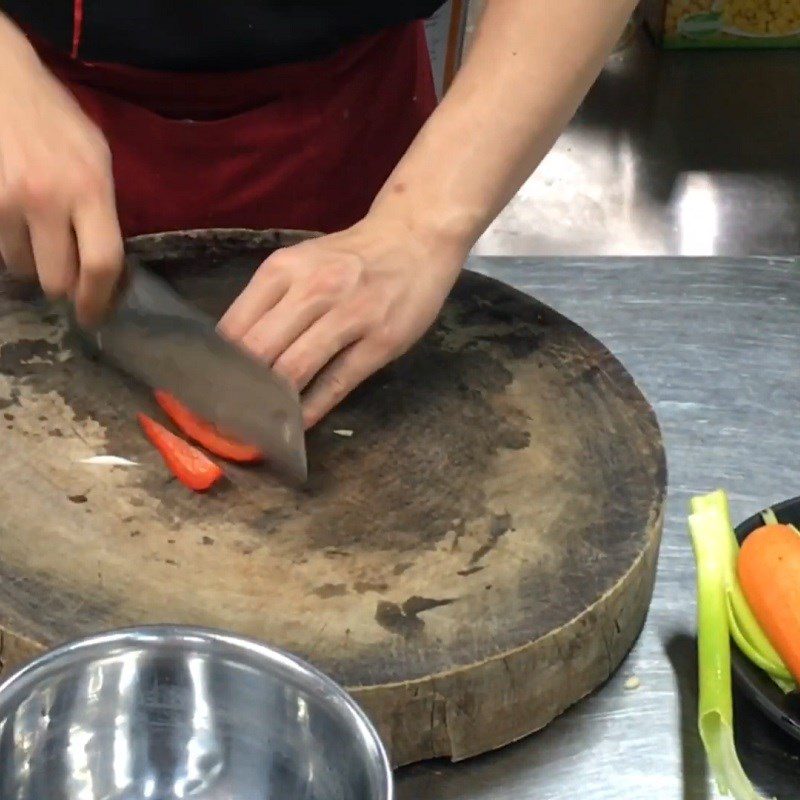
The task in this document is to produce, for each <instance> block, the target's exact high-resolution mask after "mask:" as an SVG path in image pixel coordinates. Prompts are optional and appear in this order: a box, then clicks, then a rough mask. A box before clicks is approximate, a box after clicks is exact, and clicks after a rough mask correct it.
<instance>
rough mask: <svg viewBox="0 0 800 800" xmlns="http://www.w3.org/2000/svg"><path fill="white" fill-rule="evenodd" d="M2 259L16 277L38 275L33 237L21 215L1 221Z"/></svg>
mask: <svg viewBox="0 0 800 800" xmlns="http://www.w3.org/2000/svg"><path fill="white" fill-rule="evenodd" d="M0 261H2V263H3V264H4V265H5V267H6V269H7V270H8V271H9V272H10V273H11V274H12V275H15V276H16V277H19V278H35V277H36V262H35V261H34V260H33V250H32V249H31V237H30V235H29V234H28V226H27V225H26V224H25V222H24V220H23V219H22V218H21V217H20V218H18V219H13V220H11V219H4V220H2V221H0Z"/></svg>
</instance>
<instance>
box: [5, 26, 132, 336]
mask: <svg viewBox="0 0 800 800" xmlns="http://www.w3.org/2000/svg"><path fill="white" fill-rule="evenodd" d="M0 16H1V15H0ZM2 21H3V20H0V22H2ZM9 35H11V34H10V32H9V31H8V30H7V29H4V28H3V27H2V26H0V260H1V261H2V263H3V264H4V265H5V267H6V269H7V270H8V271H9V272H11V273H12V274H13V275H15V276H17V277H20V278H23V279H25V278H27V279H38V281H39V283H40V284H41V286H42V289H43V291H44V292H45V293H46V294H47V295H48V297H50V298H52V299H59V298H69V299H71V300H72V301H73V302H74V304H75V309H76V315H77V318H78V322H79V323H80V324H81V325H84V326H91V325H94V324H97V323H99V322H100V321H101V320H102V317H103V315H104V312H105V311H106V310H107V308H108V307H109V305H110V304H111V302H112V299H113V297H114V294H115V289H116V286H117V282H118V280H119V278H120V275H121V272H122V265H123V244H122V234H121V232H120V227H119V221H118V219H117V212H116V204H115V200H114V181H113V176H112V172H111V153H110V150H109V147H108V144H107V143H106V141H105V139H104V137H103V134H102V133H101V131H100V130H99V129H98V128H97V127H96V126H95V125H94V124H93V123H92V122H91V121H90V120H89V119H88V118H87V117H86V115H85V114H84V113H83V112H82V111H81V109H80V107H79V106H78V104H77V102H76V101H75V99H74V98H73V97H72V96H71V95H70V94H69V92H68V91H67V90H66V89H65V88H64V87H63V86H62V85H61V84H60V83H59V82H58V81H57V80H56V79H55V78H54V77H53V76H52V75H51V74H50V73H49V72H48V71H47V70H46V69H45V67H44V66H43V65H42V64H41V62H40V61H39V60H38V58H37V57H36V55H35V53H34V52H33V50H32V49H31V48H30V47H29V46H28V44H27V42H25V41H24V40H23V41H19V40H14V41H11V42H7V41H6V37H7V36H9ZM14 35H18V32H17V31H14Z"/></svg>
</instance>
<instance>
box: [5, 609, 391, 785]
mask: <svg viewBox="0 0 800 800" xmlns="http://www.w3.org/2000/svg"><path fill="white" fill-rule="evenodd" d="M192 640H194V641H195V642H196V643H202V644H203V645H206V646H213V645H224V646H226V647H229V648H231V649H232V652H238V653H240V654H247V655H249V656H251V657H252V656H255V657H256V658H258V659H261V660H263V662H265V663H266V664H268V665H269V666H270V667H273V668H275V672H274V674H275V675H276V677H277V678H278V679H279V680H284V679H285V676H287V675H292V676H294V677H295V678H296V679H298V682H299V685H301V686H302V687H304V688H306V689H309V690H312V691H313V690H314V689H323V690H324V691H323V693H322V694H321V695H320V699H321V700H322V701H323V702H324V703H325V704H326V705H328V706H333V707H335V708H337V710H341V711H344V712H345V714H346V715H348V716H349V717H350V721H351V722H354V723H355V727H356V729H357V731H358V734H359V736H360V738H361V741H362V744H363V745H364V747H365V749H366V751H367V753H368V755H369V756H370V758H371V759H374V761H373V764H374V765H377V767H378V769H377V770H376V772H379V773H380V775H379V776H378V777H379V779H380V782H381V785H380V786H379V787H378V788H379V791H380V792H381V794H380V795H379V796H378V797H376V798H375V800H394V780H393V773H392V767H391V764H390V762H389V756H388V754H387V752H386V748H385V746H384V744H383V742H382V740H381V738H380V737H379V736H378V732H377V730H376V729H375V726H374V725H373V724H372V722H371V721H370V719H369V718H368V717H367V715H366V714H365V713H364V712H363V711H362V709H361V707H360V706H359V705H358V704H357V703H356V702H355V700H354V699H353V698H352V697H351V696H350V695H349V694H348V693H347V692H346V691H345V690H344V689H343V688H342V687H341V686H340V685H339V684H338V683H336V681H334V680H333V679H332V678H330V677H328V676H327V675H325V674H324V673H323V672H320V671H319V670H318V669H317V668H316V667H313V666H312V665H311V664H309V663H308V662H306V661H304V660H303V659H301V658H298V657H297V656H294V655H292V654H291V653H288V652H286V651H285V650H281V649H280V648H277V647H273V646H272V645H268V644H265V643H264V642H259V641H257V640H256V639H251V638H249V637H247V636H241V635H239V634H234V633H230V632H227V631H223V630H218V629H214V628H206V627H202V626H189V625H166V624H163V625H140V626H134V627H128V628H119V629H116V630H111V631H106V632H103V633H96V634H91V635H89V636H84V637H81V638H78V639H73V640H71V641H69V642H66V643H64V644H62V645H59V646H58V647H55V648H53V649H52V650H48V651H47V652H45V653H43V654H42V655H40V656H37V657H36V658H35V659H33V660H32V661H30V662H29V663H28V664H26V665H25V666H23V667H21V668H19V669H18V670H16V671H15V672H13V673H12V674H11V675H9V676H8V678H6V679H5V680H3V681H0V720H2V719H3V718H4V717H5V716H6V714H8V713H9V711H10V710H11V709H12V708H13V707H14V706H15V705H16V702H18V699H19V698H20V696H22V697H24V696H25V695H26V694H29V693H30V692H31V691H32V689H33V688H34V687H35V686H36V685H37V683H39V682H40V680H41V679H42V678H45V677H51V676H54V675H57V674H58V673H59V672H60V671H62V669H63V667H64V665H68V664H72V663H75V662H76V661H79V660H80V657H81V656H83V655H86V654H93V655H101V654H110V652H111V651H112V650H115V649H141V648H146V647H151V648H152V647H153V645H157V646H167V645H179V644H181V643H189V642H191V641H192Z"/></svg>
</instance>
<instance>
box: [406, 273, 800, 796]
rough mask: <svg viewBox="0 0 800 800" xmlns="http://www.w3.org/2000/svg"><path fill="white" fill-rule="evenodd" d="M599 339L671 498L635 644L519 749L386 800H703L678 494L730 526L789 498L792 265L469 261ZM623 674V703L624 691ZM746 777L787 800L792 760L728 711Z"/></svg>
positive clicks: (797, 346) (781, 744)
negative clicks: (720, 501)
mask: <svg viewBox="0 0 800 800" xmlns="http://www.w3.org/2000/svg"><path fill="white" fill-rule="evenodd" d="M471 266H472V267H473V268H475V269H478V270H479V271H483V272H486V273H488V274H491V275H493V276H495V277H498V278H500V279H502V280H504V281H506V282H508V283H510V284H513V285H515V286H517V287H518V288H521V289H523V290H525V291H527V292H530V293H531V294H534V295H536V296H537V297H538V298H539V299H541V300H542V301H543V302H545V303H548V304H550V305H552V306H553V307H555V308H557V309H558V310H559V311H561V312H563V313H564V314H566V315H567V316H568V317H570V318H571V319H573V320H574V321H576V322H577V323H579V324H580V325H582V326H583V327H585V328H586V329H587V330H588V331H589V332H590V333H592V334H594V335H595V336H597V337H598V338H599V339H601V340H602V341H603V342H604V343H605V344H606V345H607V346H608V347H609V348H610V349H611V350H612V352H614V354H615V355H616V356H617V357H618V358H619V359H620V360H621V361H622V362H623V363H624V364H625V365H626V366H627V368H628V369H629V370H630V372H631V373H632V374H633V376H634V378H635V379H636V381H637V382H638V383H639V385H640V386H641V388H642V389H643V391H644V392H645V394H646V395H647V396H648V398H649V399H650V402H651V403H652V404H653V407H654V408H655V410H656V413H657V414H658V417H659V420H660V423H661V426H662V430H663V434H664V440H665V443H666V449H667V459H668V464H669V470H670V488H669V496H668V506H667V516H666V522H665V529H664V540H663V544H662V548H661V557H660V562H659V572H658V580H657V583H656V590H655V597H654V600H653V605H652V608H651V611H650V615H649V618H648V621H647V624H646V626H645V630H644V632H643V634H642V637H641V638H640V640H639V642H638V644H637V645H636V647H635V648H634V650H633V652H632V653H631V655H630V656H629V658H628V659H627V660H626V661H625V662H624V663H623V665H622V667H621V668H620V670H619V671H618V672H617V674H616V675H615V676H613V677H612V679H611V680H610V682H609V683H608V684H607V685H606V686H604V687H603V688H602V689H601V690H599V691H598V692H597V693H596V694H595V695H593V696H591V697H589V698H587V699H586V700H584V701H583V702H581V703H579V704H578V705H577V706H575V707H573V708H572V709H571V710H570V711H568V712H567V713H566V714H565V715H564V716H562V717H561V718H560V719H558V720H556V721H555V722H554V723H553V724H552V725H550V726H549V727H548V728H546V729H545V730H544V731H541V732H540V733H538V734H535V735H533V736H532V737H529V738H528V739H527V740H525V741H523V742H520V743H518V744H516V745H512V746H510V747H508V748H505V749H504V750H501V751H499V752H497V753H494V754H491V755H488V756H484V757H481V758H478V759H475V760H472V761H468V762H464V763H461V764H456V765H450V764H446V763H443V762H431V763H426V764H422V765H417V766H414V767H410V768H407V769H405V770H401V771H400V773H399V774H398V800H489V798H492V800H511V798H514V800H534V798H535V800H573V798H583V799H584V800H612V798H613V799H614V800H616V799H617V798H626V800H639V798H641V799H642V800H645V799H646V798H647V799H649V798H658V800H707V799H709V798H714V797H717V794H716V793H715V791H713V790H711V789H710V788H709V781H708V776H707V773H706V768H705V758H704V755H703V752H702V749H701V746H700V743H699V739H698V737H697V734H696V727H695V715H696V663H695V647H694V639H693V637H694V631H695V622H694V613H695V606H694V564H693V560H692V556H691V551H690V546H689V541H688V537H687V534H686V525H685V516H686V511H685V509H686V504H687V502H688V500H689V498H690V496H691V495H692V494H695V493H697V492H702V491H705V490H709V489H713V488H716V487H717V486H722V487H724V488H726V489H727V490H728V492H729V493H730V498H731V505H732V512H733V515H734V518H735V519H736V520H739V519H743V518H744V517H745V516H749V515H750V514H751V513H753V512H754V511H757V510H759V509H761V508H763V507H764V506H767V505H769V504H771V503H775V502H777V501H779V500H783V499H785V498H787V497H790V496H794V495H798V494H800V436H799V435H798V428H800V261H795V260H791V259H769V260H767V259H719V258H714V259H675V258H662V259H622V260H620V259H585V260H574V259H514V258H474V259H473V261H472V264H471ZM633 675H635V676H636V677H638V679H639V680H640V682H641V685H640V687H639V688H638V689H637V690H633V691H631V690H626V689H625V687H624V683H625V681H626V679H628V678H629V677H631V676H633ZM736 715H737V737H738V742H739V748H740V754H741V757H742V761H743V763H744V765H745V769H746V770H747V771H748V773H749V774H750V776H751V778H753V780H754V781H756V782H757V783H758V784H759V785H760V787H761V788H762V789H763V790H764V791H765V792H769V793H771V794H775V795H777V796H778V798H779V800H796V798H798V797H800V745H798V744H796V743H795V742H793V740H791V739H789V738H788V737H787V736H785V735H784V734H783V733H782V732H781V731H779V730H778V729H776V728H775V727H774V726H773V725H772V724H771V723H769V722H768V721H766V720H765V719H763V718H762V717H761V716H760V715H759V714H758V712H756V711H755V710H754V709H752V708H751V707H750V705H749V704H748V703H747V702H746V701H745V700H742V699H740V700H739V701H738V702H737V707H736Z"/></svg>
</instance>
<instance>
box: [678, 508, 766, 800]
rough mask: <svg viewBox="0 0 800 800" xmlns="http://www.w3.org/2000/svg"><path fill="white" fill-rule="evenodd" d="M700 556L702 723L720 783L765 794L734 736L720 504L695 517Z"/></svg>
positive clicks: (739, 799) (748, 794)
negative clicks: (749, 774) (741, 759)
mask: <svg viewBox="0 0 800 800" xmlns="http://www.w3.org/2000/svg"><path fill="white" fill-rule="evenodd" d="M689 532H690V534H691V538H692V547H693V549H694V555H695V560H696V562H697V637H698V662H699V682H700V702H699V709H698V728H699V730H700V738H701V739H702V740H703V745H704V747H705V750H706V754H707V755H708V760H709V763H710V765H711V770H712V772H713V775H714V778H715V780H716V782H717V787H718V788H719V791H720V793H721V794H723V795H730V796H732V797H733V798H735V800H764V797H763V795H761V794H759V792H758V791H757V790H756V789H755V787H754V786H753V785H752V783H751V782H750V780H749V779H748V777H747V775H746V774H745V772H744V770H743V769H742V765H741V763H740V762H739V757H738V755H737V753H736V745H735V743H734V739H733V696H732V690H731V650H730V634H729V629H728V602H727V593H726V586H725V584H726V573H727V571H728V569H729V567H728V563H729V556H728V551H729V549H730V542H729V540H728V535H727V530H726V519H725V516H724V515H723V514H721V513H720V511H719V510H718V509H711V510H703V511H699V512H698V513H695V514H692V515H691V516H690V517H689Z"/></svg>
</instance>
